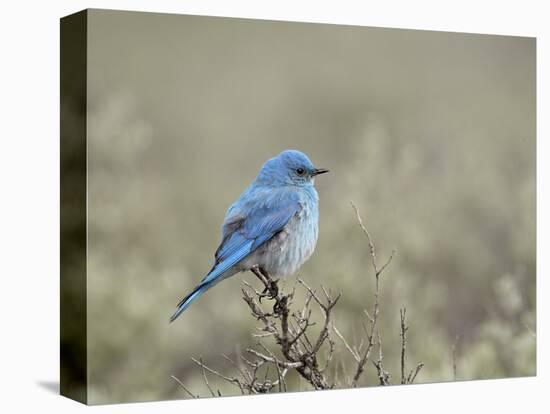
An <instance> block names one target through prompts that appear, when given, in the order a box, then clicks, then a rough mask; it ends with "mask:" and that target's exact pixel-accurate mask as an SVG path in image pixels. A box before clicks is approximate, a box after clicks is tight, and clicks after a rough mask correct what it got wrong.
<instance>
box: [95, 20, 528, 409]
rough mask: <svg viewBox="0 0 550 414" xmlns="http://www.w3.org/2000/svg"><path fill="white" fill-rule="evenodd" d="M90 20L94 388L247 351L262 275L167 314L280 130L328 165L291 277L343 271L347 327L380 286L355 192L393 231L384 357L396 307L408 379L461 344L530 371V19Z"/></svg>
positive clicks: (475, 368) (219, 365) (115, 397)
mask: <svg viewBox="0 0 550 414" xmlns="http://www.w3.org/2000/svg"><path fill="white" fill-rule="evenodd" d="M88 39H89V48H88V116H89V117H88V133H89V138H88V139H89V141H88V168H89V169H88V171H89V178H88V180H89V181H88V183H89V194H88V197H89V198H88V209H89V210H88V211H89V221H88V243H89V245H88V276H89V278H88V295H89V296H88V352H89V357H88V363H89V380H90V390H89V399H90V402H92V403H107V402H126V401H145V400H155V399H163V398H186V397H187V396H186V394H185V393H184V392H183V390H182V389H181V388H180V387H179V386H178V384H177V383H175V381H174V380H172V379H171V378H170V376H171V375H175V376H177V377H178V378H179V379H180V380H181V381H182V382H184V383H185V384H186V385H187V386H188V387H189V388H190V389H192V390H193V392H195V393H198V394H201V395H203V396H206V395H208V394H209V393H208V391H207V388H206V386H205V384H204V381H203V379H202V372H201V370H200V369H199V368H198V367H197V366H196V365H194V364H193V362H192V361H191V359H190V358H191V357H196V358H199V357H202V359H203V360H204V361H205V362H206V363H207V364H208V365H210V366H212V367H215V368H216V369H218V370H220V371H222V372H224V373H227V374H234V373H235V369H234V368H232V367H231V366H229V365H228V363H227V361H225V360H224V359H223V358H222V356H221V354H222V353H224V354H228V355H234V354H236V353H239V352H241V351H242V350H244V349H246V347H248V346H251V345H254V344H255V343H256V341H257V340H256V339H254V338H252V337H251V333H253V332H254V329H255V326H256V322H255V321H254V320H253V318H252V317H251V316H250V314H249V310H248V308H247V306H246V304H245V303H244V302H243V301H242V299H241V288H242V281H243V280H247V281H249V282H254V276H253V275H251V274H240V275H236V276H235V277H233V278H231V279H229V280H227V281H224V282H223V283H222V284H220V285H219V286H217V287H216V288H215V289H212V290H211V291H209V292H208V293H207V294H205V295H204V296H203V297H202V298H201V299H200V300H198V301H197V302H196V303H195V304H193V306H191V307H190V308H189V309H188V310H187V311H186V312H185V313H184V314H183V315H182V316H181V317H180V318H179V319H178V320H177V321H176V322H175V323H173V324H168V318H169V317H170V315H171V314H172V312H173V311H174V309H175V306H176V304H177V303H178V302H179V300H180V299H181V297H182V296H184V295H185V294H187V293H188V292H189V291H190V290H191V289H192V288H193V287H194V286H195V285H196V284H197V283H198V282H199V281H200V280H201V278H202V277H203V276H204V274H205V272H207V271H208V270H209V268H210V266H211V264H212V260H213V254H214V251H215V250H216V248H217V246H218V243H219V241H220V225H221V223H222V221H223V217H224V215H225V211H226V209H227V207H228V206H229V205H230V204H231V203H232V202H233V201H234V200H235V199H236V198H237V197H238V196H239V194H240V193H241V192H242V191H243V190H244V189H245V187H246V186H247V185H248V184H249V183H250V181H252V180H253V179H254V177H255V175H256V173H257V171H258V169H259V168H260V166H261V165H262V164H263V162H264V161H265V160H266V159H268V158H271V157H273V156H275V155H277V154H278V153H279V152H280V151H282V150H284V149H287V148H295V149H299V150H301V151H304V152H306V153H307V154H308V155H309V156H310V158H311V159H312V161H313V162H314V163H315V164H316V165H317V166H318V167H324V168H329V169H330V170H331V173H330V174H327V175H325V176H322V177H320V178H319V179H317V183H316V186H317V189H318V192H319V194H320V233H319V241H318V245H317V249H316V252H315V254H314V255H313V256H312V258H311V259H310V260H309V261H308V262H307V263H306V264H305V265H304V266H303V267H302V269H301V277H302V278H303V279H304V280H305V281H306V282H307V283H308V284H309V285H311V286H315V287H318V286H319V285H320V284H323V285H324V286H326V287H327V288H331V289H332V290H333V291H341V292H342V298H341V300H340V302H339V304H338V305H337V308H336V310H335V322H336V323H337V325H338V327H339V329H340V331H341V332H342V333H343V334H344V335H345V336H346V337H347V338H348V339H349V340H350V341H351V342H355V341H359V337H360V336H361V332H362V327H361V318H362V316H361V315H362V310H363V309H364V308H366V307H370V306H371V305H372V293H373V283H372V278H373V275H372V271H371V267H370V256H369V252H368V245H367V243H366V240H365V237H364V235H363V234H362V233H361V230H360V229H359V227H358V225H357V220H356V217H355V214H354V211H353V209H352V208H351V206H350V201H353V202H354V203H355V204H356V205H357V206H358V208H359V210H360V212H361V214H362V216H363V220H364V222H365V224H366V226H367V227H368V229H369V230H370V232H371V235H372V236H373V238H374V241H375V244H376V246H377V250H378V255H379V257H380V260H384V259H385V258H386V257H387V256H388V255H389V254H390V252H391V250H392V249H393V248H395V249H396V250H397V251H398V254H397V256H396V257H395V258H394V260H393V261H392V263H391V265H390V266H389V267H388V268H387V270H386V271H385V273H384V276H383V281H382V296H381V306H382V309H381V314H380V318H381V319H380V331H381V334H382V338H383V341H384V354H385V359H384V362H385V365H386V368H387V369H388V370H389V371H390V372H391V373H392V375H393V377H394V378H397V377H398V368H399V350H400V338H399V309H400V308H402V307H406V308H407V317H408V324H409V327H410V329H409V332H408V340H409V343H408V348H407V349H408V355H409V361H410V364H411V365H412V363H414V362H416V361H422V362H423V363H424V364H425V367H424V368H423V370H422V371H421V373H420V374H419V376H418V378H417V382H438V381H452V380H454V379H455V374H454V373H453V358H452V353H453V351H452V349H453V345H454V344H456V365H457V369H456V379H457V380H470V379H486V378H500V377H513V376H526V375H535V331H536V329H535V40H534V39H531V38H519V37H505V36H489V35H473V34H458V33H443V32H427V31H412V30H396V29H381V28H367V27H350V26H337V25H321V24H305V23H287V22H272V21H260V20H241V19H227V18H212V17H197V16H178V15H165V14H145V13H134V12H113V11H101V10H92V11H91V12H90V14H89V21H88ZM294 282H295V277H290V278H288V279H287V280H286V282H285V284H284V287H285V288H287V289H291V288H292V286H293V285H294ZM457 337H458V338H459V339H458V341H457ZM266 344H267V345H268V346H269V344H270V343H269V342H268V341H267V342H266ZM337 345H338V348H337V351H336V355H335V361H337V362H335V368H334V370H335V371H334V375H335V376H337V377H338V376H340V377H344V376H345V375H346V374H345V373H346V370H350V371H351V369H352V365H351V361H350V359H349V357H348V355H347V354H346V351H345V349H344V348H343V347H342V346H341V344H337ZM374 371H375V370H374V368H373V367H372V366H369V367H367V372H366V375H365V377H364V378H363V381H362V384H363V385H376V384H377V379H376V376H375V372H374ZM210 382H211V384H213V386H214V387H215V388H219V389H220V390H221V392H222V393H223V394H224V395H231V394H238V393H239V391H238V389H236V388H234V387H232V386H231V385H229V384H227V383H223V382H219V381H217V380H216V379H215V378H211V381H210ZM289 386H290V390H292V391H296V390H303V389H308V387H307V386H306V384H304V383H303V382H302V381H300V380H299V379H298V378H296V377H289ZM341 386H344V384H343V383H342V385H341Z"/></svg>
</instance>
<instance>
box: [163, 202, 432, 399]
mask: <svg viewBox="0 0 550 414" xmlns="http://www.w3.org/2000/svg"><path fill="white" fill-rule="evenodd" d="M351 205H352V207H353V209H354V210H355V214H356V217H357V221H358V224H359V227H360V228H361V230H362V232H363V233H364V235H365V236H366V238H367V242H368V246H369V250H368V251H369V255H370V259H371V264H372V270H373V274H374V292H373V296H374V302H373V305H372V308H371V310H370V312H369V311H367V310H366V309H365V310H364V315H365V317H366V322H365V323H362V326H363V330H364V337H363V338H362V339H361V343H360V344H359V346H352V345H350V343H349V342H348V341H347V340H346V339H345V337H344V335H342V333H341V332H340V331H339V330H338V328H337V327H336V325H335V324H334V321H333V310H334V307H335V305H336V303H337V302H338V300H339V299H340V294H338V295H332V294H331V292H330V291H328V290H327V289H325V287H323V286H321V287H320V291H317V290H315V289H313V288H311V287H310V286H309V285H308V284H306V282H304V280H302V279H301V278H297V282H298V284H299V285H300V287H301V288H302V289H303V290H304V292H305V300H304V303H303V304H302V306H301V307H300V308H299V309H295V308H293V305H294V303H293V300H294V295H295V288H293V289H292V291H290V292H289V293H285V292H283V291H281V290H280V289H279V287H278V285H277V281H275V280H273V279H271V277H270V276H269V274H267V273H266V272H265V271H264V270H263V269H261V268H260V267H255V268H253V269H251V271H252V272H253V273H254V274H255V275H256V277H257V278H258V280H259V281H260V283H261V284H262V286H263V290H262V291H260V290H257V289H256V288H254V287H253V286H252V285H251V284H249V283H246V282H244V285H245V286H244V288H243V289H242V294H243V299H244V301H245V303H246V304H247V306H248V308H249V310H250V312H251V315H252V316H253V317H254V318H255V319H256V320H257V321H258V322H259V324H260V326H259V327H257V333H253V334H252V336H253V337H254V338H256V339H257V340H258V342H257V344H256V346H254V347H251V348H248V349H246V353H247V354H249V356H250V359H249V358H247V357H245V356H244V355H238V356H237V358H238V360H239V363H237V362H236V361H235V360H234V359H231V358H229V357H228V356H226V355H223V357H224V358H225V359H226V360H227V361H229V362H230V363H231V365H233V366H234V367H235V368H236V370H237V372H238V374H237V375H236V376H227V375H224V374H222V373H220V372H219V371H217V370H214V369H212V368H210V367H209V366H207V365H206V364H205V363H203V360H202V358H200V359H198V360H197V359H195V358H192V361H193V362H194V363H195V364H197V365H198V366H199V367H200V368H201V370H202V375H203V380H204V382H205V384H206V386H207V388H208V390H209V393H210V394H211V395H212V396H215V395H216V394H217V395H221V394H220V391H219V390H218V391H217V393H216V392H215V391H214V390H213V388H212V387H211V385H210V383H209V381H208V378H207V373H208V374H211V375H213V376H215V377H217V378H219V379H221V380H223V381H225V382H228V383H230V384H232V385H234V386H235V387H237V388H238V389H239V390H240V392H241V393H242V394H261V393H267V392H271V391H272V390H273V389H274V388H276V389H277V390H278V391H279V392H281V391H286V390H287V384H286V377H287V375H288V373H289V372H290V371H293V372H296V373H297V374H298V375H299V376H300V377H301V378H303V379H304V380H305V381H306V382H307V383H309V384H310V385H311V386H312V387H313V388H314V389H330V388H333V387H334V386H335V383H337V378H332V379H331V378H329V377H328V376H327V374H326V372H327V368H328V367H329V365H330V364H331V362H332V360H333V355H334V351H335V340H334V339H335V338H334V337H333V335H335V337H338V339H339V340H340V341H341V342H342V344H343V345H344V348H345V350H346V351H347V352H349V354H350V355H351V356H352V358H353V363H354V365H355V368H354V370H353V376H352V378H350V379H348V383H349V385H351V386H353V387H356V386H358V384H359V381H360V379H361V378H362V375H363V374H364V372H365V370H366V366H367V363H368V362H369V361H371V363H372V365H373V366H374V367H375V368H376V372H377V377H378V382H379V384H380V385H389V384H390V383H391V375H390V373H389V372H388V371H386V370H385V369H384V365H383V359H384V355H383V352H382V339H381V335H380V331H379V329H378V323H377V322H378V319H379V314H380V297H381V293H380V290H381V289H380V281H381V276H382V273H383V272H384V270H385V269H386V268H387V267H388V265H389V264H390V263H391V261H392V260H393V258H394V256H395V253H396V251H395V250H393V251H392V253H391V255H390V256H389V258H388V259H387V260H386V261H385V262H384V263H383V264H382V265H381V266H380V265H379V264H378V258H377V256H376V249H375V245H374V242H373V239H372V237H371V235H370V233H369V231H368V230H367V228H366V227H365V225H364V224H363V220H362V218H361V216H360V214H359V211H358V209H357V207H356V206H355V205H354V204H353V203H351ZM264 298H267V299H268V300H269V301H271V302H272V303H273V305H272V307H271V309H268V306H267V305H266V304H262V299H264ZM313 304H316V305H317V306H316V308H318V310H319V311H320V314H321V317H322V322H321V324H320V327H319V329H316V330H313V329H311V328H312V327H313V326H315V325H316V324H315V322H313V320H312V316H313V314H314V310H313V309H312V306H313ZM400 317H401V323H400V337H401V358H400V362H401V375H400V382H401V384H410V383H412V382H414V381H415V379H416V377H417V375H418V373H419V372H420V370H421V369H422V367H423V364H422V363H419V364H417V365H416V366H415V368H413V369H411V370H410V371H409V372H408V373H407V372H406V363H407V362H406V352H407V331H408V327H407V325H406V320H405V317H406V309H405V308H403V309H401V310H400ZM270 338H272V339H273V341H274V343H275V344H276V345H277V350H276V351H271V350H270V349H269V348H268V347H267V346H265V345H264V343H263V342H262V341H266V340H269V339H270ZM375 345H377V346H378V356H377V357H376V359H373V358H372V353H373V349H374V347H375ZM340 363H341V364H342V370H343V371H344V370H345V364H344V363H343V362H342V361H340ZM321 364H322V366H321ZM269 367H272V371H271V372H273V371H275V373H276V378H274V379H270V376H269V372H270V371H269ZM273 368H274V369H273ZM260 371H262V372H264V375H263V378H262V379H260V377H261V376H262V375H260V373H261V372H260ZM333 371H334V376H335V377H336V375H337V370H333ZM344 375H345V376H346V377H347V375H346V374H345V373H344ZM172 378H173V379H174V380H175V381H176V382H178V384H179V385H180V386H181V387H182V388H183V389H184V391H185V392H186V393H187V394H188V395H190V396H191V397H192V398H198V396H197V395H194V394H193V393H191V392H190V391H189V390H188V389H187V388H186V387H185V386H184V385H183V383H182V382H181V381H180V380H179V379H178V378H176V377H175V376H172ZM271 378H273V374H272V375H271Z"/></svg>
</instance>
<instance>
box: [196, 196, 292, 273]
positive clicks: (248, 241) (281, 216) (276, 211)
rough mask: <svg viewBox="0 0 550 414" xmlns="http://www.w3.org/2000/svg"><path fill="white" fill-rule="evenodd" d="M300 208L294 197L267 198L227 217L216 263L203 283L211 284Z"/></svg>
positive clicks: (265, 239)
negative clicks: (244, 210) (210, 282)
mask: <svg viewBox="0 0 550 414" xmlns="http://www.w3.org/2000/svg"><path fill="white" fill-rule="evenodd" d="M300 208H301V205H300V203H299V201H298V200H297V199H296V198H295V197H292V196H289V197H283V198H277V199H273V198H271V199H267V200H259V203H252V207H251V208H250V209H247V210H248V211H246V212H242V211H240V212H239V213H237V214H235V215H234V216H231V217H228V218H227V219H226V222H225V224H224V228H223V234H224V237H223V240H222V242H221V244H220V246H219V247H218V250H217V251H216V255H215V257H216V262H215V264H214V267H213V268H212V270H211V271H210V272H209V273H208V275H207V276H206V277H205V278H204V282H209V281H211V280H214V279H215V278H217V277H218V276H219V275H221V274H222V273H224V272H225V271H226V270H228V269H230V268H231V267H232V266H234V265H235V264H237V263H238V262H240V261H241V260H243V259H244V258H245V257H246V256H248V255H249V254H250V253H252V252H253V251H255V250H256V249H257V248H258V247H260V246H261V245H262V244H263V243H265V242H266V241H268V240H269V239H271V238H272V237H273V236H274V235H275V234H277V233H278V232H280V231H281V230H282V229H283V228H284V227H285V226H286V224H287V223H288V221H289V220H290V219H291V218H292V217H293V216H294V215H295V214H296V213H297V212H298V211H299V210H300Z"/></svg>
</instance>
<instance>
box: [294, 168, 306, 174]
mask: <svg viewBox="0 0 550 414" xmlns="http://www.w3.org/2000/svg"><path fill="white" fill-rule="evenodd" d="M305 173H306V170H304V169H303V168H297V169H296V174H298V175H304V174H305Z"/></svg>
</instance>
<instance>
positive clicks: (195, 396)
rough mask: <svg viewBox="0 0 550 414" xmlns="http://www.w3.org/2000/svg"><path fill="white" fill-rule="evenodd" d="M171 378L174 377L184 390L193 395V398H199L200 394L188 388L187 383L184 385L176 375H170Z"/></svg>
mask: <svg viewBox="0 0 550 414" xmlns="http://www.w3.org/2000/svg"><path fill="white" fill-rule="evenodd" d="M170 378H172V379H173V380H174V381H176V382H177V383H178V384H179V386H180V387H181V388H183V390H184V391H185V392H186V393H187V394H189V395H190V396H191V398H199V396H198V395H194V394H193V393H192V392H191V391H189V390H188V389H187V387H186V386H185V385H183V382H181V381H180V380H179V379H178V378H177V377H176V376H174V375H170Z"/></svg>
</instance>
